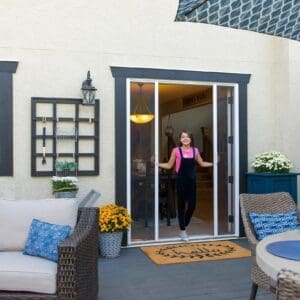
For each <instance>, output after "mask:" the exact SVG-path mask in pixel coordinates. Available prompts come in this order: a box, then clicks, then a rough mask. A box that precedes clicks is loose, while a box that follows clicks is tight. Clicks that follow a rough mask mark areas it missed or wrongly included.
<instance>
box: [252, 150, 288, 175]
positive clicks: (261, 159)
mask: <svg viewBox="0 0 300 300" xmlns="http://www.w3.org/2000/svg"><path fill="white" fill-rule="evenodd" d="M252 167H253V168H254V169H255V171H256V172H272V173H284V172H289V170H290V169H291V168H292V167H293V165H292V163H291V162H290V161H289V160H288V159H287V158H286V157H285V156H284V155H283V154H281V153H280V152H278V151H269V152H264V153H262V154H259V155H256V156H255V158H254V160H253V161H252Z"/></svg>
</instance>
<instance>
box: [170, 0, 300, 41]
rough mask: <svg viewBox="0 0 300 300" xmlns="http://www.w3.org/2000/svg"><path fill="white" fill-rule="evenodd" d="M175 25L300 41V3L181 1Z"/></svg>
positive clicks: (276, 0) (298, 0)
mask: <svg viewBox="0 0 300 300" xmlns="http://www.w3.org/2000/svg"><path fill="white" fill-rule="evenodd" d="M175 21H186V22H199V23H206V24H214V25H220V26H225V27H231V28H237V29H244V30H250V31H256V32H260V33H266V34H270V35H275V36H281V37H285V38H289V39H292V40H297V41H299V40H300V0H179V7H178V11H177V15H176V19H175Z"/></svg>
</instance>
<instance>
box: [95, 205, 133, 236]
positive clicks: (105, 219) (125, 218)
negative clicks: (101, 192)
mask: <svg viewBox="0 0 300 300" xmlns="http://www.w3.org/2000/svg"><path fill="white" fill-rule="evenodd" d="M131 223H132V219H131V216H130V215H129V213H128V210H127V209H126V208H125V207H123V206H119V205H116V204H108V205H105V206H102V207H100V214H99V222H98V224H99V229H100V232H115V231H122V230H125V229H128V228H129V227H130V225H131Z"/></svg>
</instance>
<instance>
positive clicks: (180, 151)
mask: <svg viewBox="0 0 300 300" xmlns="http://www.w3.org/2000/svg"><path fill="white" fill-rule="evenodd" d="M178 149H179V153H180V157H181V158H183V154H182V150H181V147H178Z"/></svg>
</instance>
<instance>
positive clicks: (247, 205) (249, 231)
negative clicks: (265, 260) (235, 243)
mask: <svg viewBox="0 0 300 300" xmlns="http://www.w3.org/2000/svg"><path fill="white" fill-rule="evenodd" d="M240 206H241V215H242V220H243V224H244V227H245V233H246V236H247V239H248V242H249V245H250V249H251V251H252V255H253V259H252V269H251V279H252V281H253V282H254V283H256V284H257V285H258V286H259V287H261V288H264V289H268V290H271V291H272V292H274V291H275V289H274V287H273V285H272V284H271V280H270V278H269V277H268V276H267V275H266V274H265V273H264V272H263V271H262V270H261V269H260V268H259V267H258V265H257V263H256V252H255V250H256V245H257V243H258V240H257V238H256V235H255V231H254V229H253V226H252V224H251V221H250V219H249V212H255V213H260V214H262V213H269V214H272V213H285V212H288V211H291V210H295V209H296V205H295V202H294V200H293V198H292V197H291V195H290V194H289V193H286V192H282V193H271V194H241V195H240Z"/></svg>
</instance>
